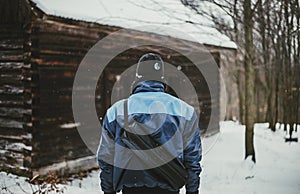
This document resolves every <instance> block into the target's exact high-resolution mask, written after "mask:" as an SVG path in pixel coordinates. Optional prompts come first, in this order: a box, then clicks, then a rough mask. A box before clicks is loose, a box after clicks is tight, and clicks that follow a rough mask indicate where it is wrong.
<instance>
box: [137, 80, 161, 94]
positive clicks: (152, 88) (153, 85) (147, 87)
mask: <svg viewBox="0 0 300 194" xmlns="http://www.w3.org/2000/svg"><path fill="white" fill-rule="evenodd" d="M164 91H165V85H164V83H162V82H159V81H149V80H147V81H143V82H140V83H138V84H137V86H136V87H135V89H134V90H133V91H132V93H133V94H135V93H139V92H164Z"/></svg>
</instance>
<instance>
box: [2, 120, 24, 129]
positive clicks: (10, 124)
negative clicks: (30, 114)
mask: <svg viewBox="0 0 300 194" xmlns="http://www.w3.org/2000/svg"><path fill="white" fill-rule="evenodd" d="M0 127H7V128H20V129H21V128H23V122H21V121H18V120H13V119H7V118H1V117H0Z"/></svg>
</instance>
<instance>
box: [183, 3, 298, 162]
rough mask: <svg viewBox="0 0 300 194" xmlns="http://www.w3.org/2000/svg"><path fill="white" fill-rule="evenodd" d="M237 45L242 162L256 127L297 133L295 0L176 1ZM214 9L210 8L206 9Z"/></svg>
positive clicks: (250, 153)
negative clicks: (243, 130)
mask: <svg viewBox="0 0 300 194" xmlns="http://www.w3.org/2000/svg"><path fill="white" fill-rule="evenodd" d="M181 2H182V3H183V4H184V5H186V6H187V7H189V8H191V9H192V10H193V11H195V12H197V13H198V14H201V15H203V16H205V17H209V18H210V19H211V20H212V21H213V22H214V27H215V28H217V29H218V30H219V31H221V32H222V33H224V34H226V35H227V36H228V37H230V38H231V40H232V41H234V42H235V43H236V44H237V52H236V54H235V62H236V63H235V64H232V65H233V67H234V68H232V72H231V74H232V75H233V77H234V80H235V82H236V84H237V85H238V94H239V95H238V96H239V115H238V117H239V120H240V122H241V123H244V124H245V125H246V133H245V144H246V152H245V158H246V157H248V156H252V160H253V161H255V152H254V146H253V133H254V131H253V130H254V129H253V127H254V123H255V122H268V123H269V127H270V129H271V130H273V131H275V130H276V123H280V124H282V125H284V130H287V131H289V134H290V136H292V133H293V131H297V124H299V122H300V119H299V117H300V115H299V112H300V109H299V103H300V76H299V75H300V49H299V45H300V29H299V28H300V6H299V0H276V1H273V0H181ZM210 5H214V6H210Z"/></svg>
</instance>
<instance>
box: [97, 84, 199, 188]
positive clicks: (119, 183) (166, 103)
mask: <svg viewBox="0 0 300 194" xmlns="http://www.w3.org/2000/svg"><path fill="white" fill-rule="evenodd" d="M128 115H129V116H128V121H129V122H128V123H129V128H130V129H131V130H133V131H130V132H133V133H136V134H139V135H149V136H150V137H151V138H153V139H154V140H155V142H159V143H160V145H166V146H165V147H166V149H168V150H169V151H170V153H172V155H174V158H176V159H177V160H178V161H179V162H180V163H181V165H183V166H184V167H185V168H186V169H187V171H188V180H187V183H186V185H185V187H186V191H187V192H197V191H198V189H199V184H200V177H199V176H200V172H201V166H200V160H201V156H202V155H201V151H202V150H201V139H200V130H199V128H198V117H197V114H196V112H195V111H194V108H193V107H191V106H190V105H188V104H187V103H185V102H183V101H182V100H180V99H178V98H175V97H173V96H171V95H169V94H167V93H165V92H164V85H163V84H162V83H160V82H155V81H144V82H141V83H140V84H139V85H138V86H137V88H136V89H135V91H134V93H133V94H132V95H131V96H130V97H129V98H128ZM140 124H142V125H143V127H142V128H143V129H144V128H146V129H147V132H145V131H144V132H141V131H139V130H141V127H138V126H139V125H140ZM123 126H124V100H121V101H118V102H116V103H115V104H114V105H113V106H112V107H110V108H109V109H108V110H107V113H106V115H105V117H104V121H103V125H102V138H101V142H100V145H99V148H98V153H97V160H98V164H99V166H100V168H101V173H100V179H101V187H102V190H103V191H104V192H105V193H111V192H119V191H120V190H122V188H123V187H124V186H126V187H142V186H146V187H160V188H162V189H168V190H170V191H175V189H174V188H172V187H171V186H170V185H169V184H168V183H167V182H165V181H163V179H161V180H157V178H154V177H153V176H152V174H151V173H150V171H151V168H154V167H157V165H159V162H158V163H157V164H154V162H153V161H159V159H158V160H156V159H155V160H153V159H152V160H151V158H152V157H147V155H142V157H135V156H136V155H135V154H134V153H132V150H129V151H128V150H125V149H124V147H126V146H125V144H124V142H123V141H122V136H123V135H124V130H123V129H122V128H123ZM134 130H136V131H134ZM171 140H172V141H171ZM130 151H131V152H130ZM142 151H144V150H142ZM146 153H147V152H146ZM164 156H165V154H164V153H163V152H162V153H161V157H159V158H163V157H164ZM143 159H144V161H148V163H147V164H144V163H143V161H142V160H143ZM166 160H168V158H167V159H166ZM151 161H152V163H153V165H152V163H151ZM177 190H178V189H177ZM177 190H176V191H177Z"/></svg>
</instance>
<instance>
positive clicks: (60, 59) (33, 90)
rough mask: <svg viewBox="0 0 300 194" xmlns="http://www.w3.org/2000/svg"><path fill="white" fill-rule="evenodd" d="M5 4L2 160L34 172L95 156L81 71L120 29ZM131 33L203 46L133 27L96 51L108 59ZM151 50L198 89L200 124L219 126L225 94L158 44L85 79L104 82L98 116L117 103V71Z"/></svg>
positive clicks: (0, 44) (0, 43)
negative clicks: (83, 132) (86, 126)
mask: <svg viewBox="0 0 300 194" xmlns="http://www.w3.org/2000/svg"><path fill="white" fill-rule="evenodd" d="M8 2H10V3H8ZM2 5H3V6H2ZM4 5H5V6H6V8H7V9H9V10H12V9H13V10H16V9H17V8H20V9H18V10H19V12H18V11H16V12H14V13H12V12H10V11H8V10H7V9H4V8H3V7H4ZM31 8H33V9H32V10H31ZM0 9H1V11H2V12H1V13H0V14H1V16H2V17H1V18H2V20H0V21H1V28H0V38H1V39H0V53H1V55H0V70H1V74H0V75H1V79H0V154H1V158H0V160H1V166H3V169H8V168H10V169H13V168H14V167H19V168H21V169H25V171H26V172H27V173H28V174H29V175H28V176H30V173H32V172H40V171H39V169H48V167H51V166H52V165H53V164H55V163H59V164H61V163H64V162H66V161H75V160H77V159H78V158H86V157H89V156H90V155H92V153H91V152H90V150H89V149H88V148H87V146H86V145H85V144H84V142H83V141H82V139H81V137H80V135H79V133H78V132H77V129H76V125H74V123H75V121H74V118H73V112H72V88H73V82H74V77H75V74H76V71H77V69H78V66H79V64H80V62H81V61H82V59H83V57H84V56H85V54H86V53H87V52H88V50H89V49H90V48H91V47H92V46H93V45H94V44H95V43H97V41H99V40H101V39H102V38H103V37H105V36H107V35H108V34H110V33H112V32H115V31H117V30H119V29H120V28H118V27H112V26H104V25H99V24H95V23H88V22H83V21H76V20H72V19H66V18H60V17H54V16H49V15H47V14H44V13H42V12H41V11H40V10H39V9H38V8H36V7H35V6H34V4H33V3H32V2H30V1H28V0H24V1H18V0H11V1H5V0H0ZM30 10H31V12H30ZM128 38H133V39H134V40H147V41H149V42H150V43H151V44H149V45H156V44H157V43H159V42H160V41H161V40H162V38H163V39H166V38H167V39H168V40H169V42H170V44H172V47H178V48H182V49H185V50H186V51H189V50H190V49H193V48H196V47H198V46H199V45H198V44H197V43H192V42H189V41H182V40H177V39H175V38H171V37H163V36H159V35H154V34H150V33H144V32H136V31H129V33H128V34H124V35H123V36H122V37H119V38H118V41H116V42H114V43H113V44H112V45H110V46H104V47H101V48H99V49H98V50H99V52H96V53H95V56H97V55H98V54H99V53H100V54H101V55H100V56H97V57H102V58H105V57H108V54H109V53H110V52H111V51H112V50H113V49H114V48H115V47H120V46H124V44H126V43H124V42H125V40H126V39H128ZM207 48H208V49H211V51H212V54H213V56H214V58H215V59H216V62H217V63H219V59H220V57H219V54H218V53H219V50H218V49H217V48H215V47H207ZM149 51H151V52H158V53H160V54H161V55H162V57H163V58H164V59H165V61H166V62H168V63H170V64H172V65H174V66H175V67H178V66H180V67H181V71H182V72H183V73H184V74H185V75H186V76H187V77H188V79H189V80H190V82H191V83H192V84H193V87H194V88H195V90H196V91H197V94H198V100H199V102H200V107H199V110H200V111H199V114H200V122H199V124H200V128H201V130H203V131H206V130H210V131H211V133H214V132H217V131H218V130H219V112H217V113H216V115H212V116H211V110H212V107H216V108H217V109H219V106H220V102H219V99H220V94H219V93H217V94H214V95H211V94H210V91H209V88H208V85H207V83H206V80H205V79H204V77H203V75H202V74H201V72H200V71H199V70H198V69H197V68H196V67H195V66H194V65H193V64H192V63H191V61H189V60H188V59H187V58H185V57H183V56H182V55H181V54H180V53H177V52H175V51H173V50H171V49H168V48H166V47H159V46H143V47H136V48H132V49H128V50H126V51H125V52H123V53H120V54H119V55H117V56H115V57H114V58H113V60H111V61H110V62H109V64H108V65H107V66H106V68H105V69H104V71H103V73H102V75H99V77H87V78H86V79H94V80H96V81H97V80H98V85H97V89H96V91H95V96H96V99H94V100H95V102H96V110H97V113H98V116H99V117H100V118H101V117H103V115H104V114H105V111H106V110H107V108H108V107H109V106H110V105H111V103H112V102H111V99H110V96H111V93H112V89H113V86H114V84H115V83H116V81H117V77H118V76H119V75H120V74H122V72H123V71H124V70H126V69H127V68H128V67H130V66H131V65H133V64H135V63H136V62H137V60H138V58H139V57H140V56H141V55H142V54H144V53H145V52H149ZM99 65H105V64H99ZM172 76H173V77H172ZM212 76H215V77H214V79H213V80H215V83H214V85H215V87H217V88H219V82H220V78H219V75H218V74H216V75H212ZM172 79H173V80H176V81H178V83H179V84H182V85H183V83H184V82H185V81H184V80H178V78H177V76H176V75H175V74H174V75H171V76H170V80H172ZM183 86H184V85H183ZM86 90H87V89H86V88H82V90H80V91H79V92H80V94H81V95H82V98H90V96H89V95H87V94H86ZM170 91H171V90H170ZM122 95H123V94H122ZM122 95H121V94H120V96H119V98H122V97H123V96H122ZM186 101H187V102H188V103H190V104H192V105H194V104H195V102H193V101H192V100H191V99H188V98H187V100H186ZM89 108H90V107H86V106H85V105H84V104H82V112H83V113H85V111H86V112H88V111H87V109H89ZM210 119H212V120H213V121H212V125H210V129H207V128H208V122H209V120H210ZM69 124H71V125H69ZM72 124H73V125H72ZM93 143H94V144H95V145H97V144H98V143H99V142H98V140H96V141H95V142H93ZM47 166H48V167H47ZM31 175H32V174H31Z"/></svg>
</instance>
